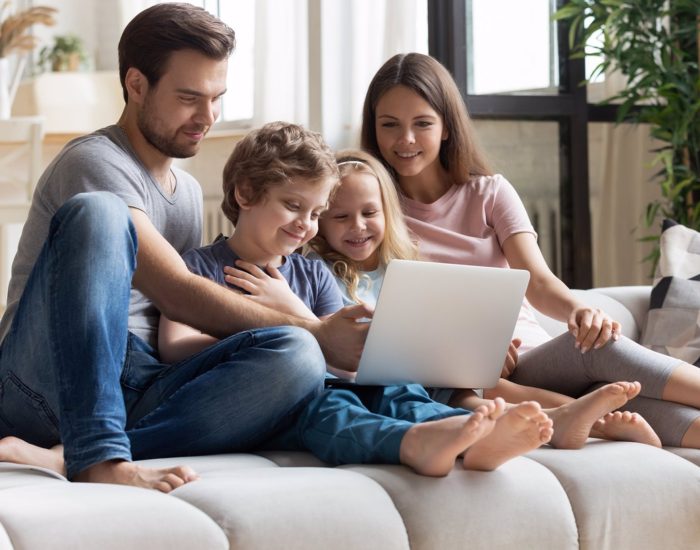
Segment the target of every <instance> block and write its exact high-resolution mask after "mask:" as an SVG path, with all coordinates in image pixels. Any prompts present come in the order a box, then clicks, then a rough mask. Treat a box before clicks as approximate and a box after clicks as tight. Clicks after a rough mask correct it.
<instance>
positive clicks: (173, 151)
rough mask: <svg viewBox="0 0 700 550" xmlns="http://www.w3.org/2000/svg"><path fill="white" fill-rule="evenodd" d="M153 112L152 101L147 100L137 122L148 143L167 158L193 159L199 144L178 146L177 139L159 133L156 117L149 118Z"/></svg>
mask: <svg viewBox="0 0 700 550" xmlns="http://www.w3.org/2000/svg"><path fill="white" fill-rule="evenodd" d="M152 112H153V109H152V108H151V101H150V99H149V98H147V99H146V101H145V102H144V105H143V107H142V108H141V110H140V111H139V113H138V117H137V120H136V123H137V125H138V128H139V130H140V131H141V134H143V137H144V138H145V139H146V141H147V142H148V143H150V144H151V145H152V146H153V147H155V148H156V149H157V150H158V151H160V152H161V153H163V154H164V155H165V156H167V157H170V158H176V159H186V158H190V157H193V156H194V155H195V154H196V153H197V151H198V150H199V144H198V143H197V144H194V145H189V146H188V145H178V144H177V143H176V141H175V137H172V138H169V137H167V136H165V135H163V134H160V133H158V131H157V130H156V128H155V126H156V124H154V120H155V117H153V116H152V115H151V116H149V114H150V113H152ZM203 130H204V129H202V131H203Z"/></svg>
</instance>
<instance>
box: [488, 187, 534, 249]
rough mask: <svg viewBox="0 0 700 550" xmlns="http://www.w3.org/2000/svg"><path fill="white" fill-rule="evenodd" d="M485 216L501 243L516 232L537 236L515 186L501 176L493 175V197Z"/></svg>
mask: <svg viewBox="0 0 700 550" xmlns="http://www.w3.org/2000/svg"><path fill="white" fill-rule="evenodd" d="M487 216H488V217H487V222H488V224H489V225H490V226H491V227H493V228H494V230H495V231H496V236H497V237H498V242H499V243H500V244H501V245H503V243H504V242H505V240H506V239H507V238H508V237H510V236H511V235H515V234H516V233H530V234H532V235H533V236H534V237H535V239H536V238H537V233H536V232H535V229H534V228H533V227H532V223H531V222H530V217H529V216H528V215H527V211H526V210H525V205H524V204H523V201H522V200H521V199H520V197H519V196H518V192H517V191H516V190H515V188H514V187H513V186H512V185H511V184H510V182H509V181H508V180H507V179H505V178H504V177H503V176H500V175H496V176H494V185H493V197H492V201H491V208H490V212H489V214H488V215H487Z"/></svg>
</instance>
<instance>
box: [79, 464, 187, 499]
mask: <svg viewBox="0 0 700 550" xmlns="http://www.w3.org/2000/svg"><path fill="white" fill-rule="evenodd" d="M198 478H199V476H197V474H196V473H195V472H194V470H192V468H190V467H189V466H175V467H173V468H160V469H155V468H144V467H143V466H138V465H136V464H134V463H133V462H127V461H124V460H108V461H106V462H100V463H99V464H95V465H94V466H90V467H89V468H86V469H85V470H83V471H82V472H80V473H79V474H78V475H77V476H75V479H73V481H78V482H87V483H116V484H118V485H133V486H134V487H143V488H144V489H157V490H158V491H161V492H162V493H169V492H170V491H172V490H173V489H177V488H178V487H181V486H182V485H184V484H185V483H188V482H190V481H195V480H197V479H198Z"/></svg>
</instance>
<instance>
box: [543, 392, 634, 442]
mask: <svg viewBox="0 0 700 550" xmlns="http://www.w3.org/2000/svg"><path fill="white" fill-rule="evenodd" d="M640 390H641V385H640V384H639V382H614V383H612V384H607V385H605V386H603V387H601V388H598V389H597V390H595V391H592V392H591V393H588V394H586V395H583V396H581V397H579V398H578V399H576V400H575V401H572V402H571V403H569V404H568V405H562V406H561V407H558V408H556V409H554V410H551V411H548V414H549V415H550V417H551V418H552V420H553V422H554V435H553V436H552V441H551V445H552V447H556V448H558V449H580V448H581V447H583V445H584V444H585V443H586V439H587V438H588V436H589V435H590V433H591V428H593V426H594V424H596V422H597V421H598V420H599V419H600V418H601V417H602V416H604V415H606V414H607V413H609V412H611V411H614V410H615V409H618V408H619V407H621V406H622V405H624V404H625V403H627V401H629V400H630V399H632V398H633V397H636V396H637V395H638V394H639V392H640Z"/></svg>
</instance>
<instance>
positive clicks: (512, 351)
mask: <svg viewBox="0 0 700 550" xmlns="http://www.w3.org/2000/svg"><path fill="white" fill-rule="evenodd" d="M521 343H522V341H521V340H520V338H514V339H513V340H511V342H510V345H509V346H508V355H506V360H505V362H504V363H503V369H502V370H501V378H508V377H509V376H510V375H511V374H513V371H514V370H515V367H517V366H518V348H519V347H520V344H521Z"/></svg>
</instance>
